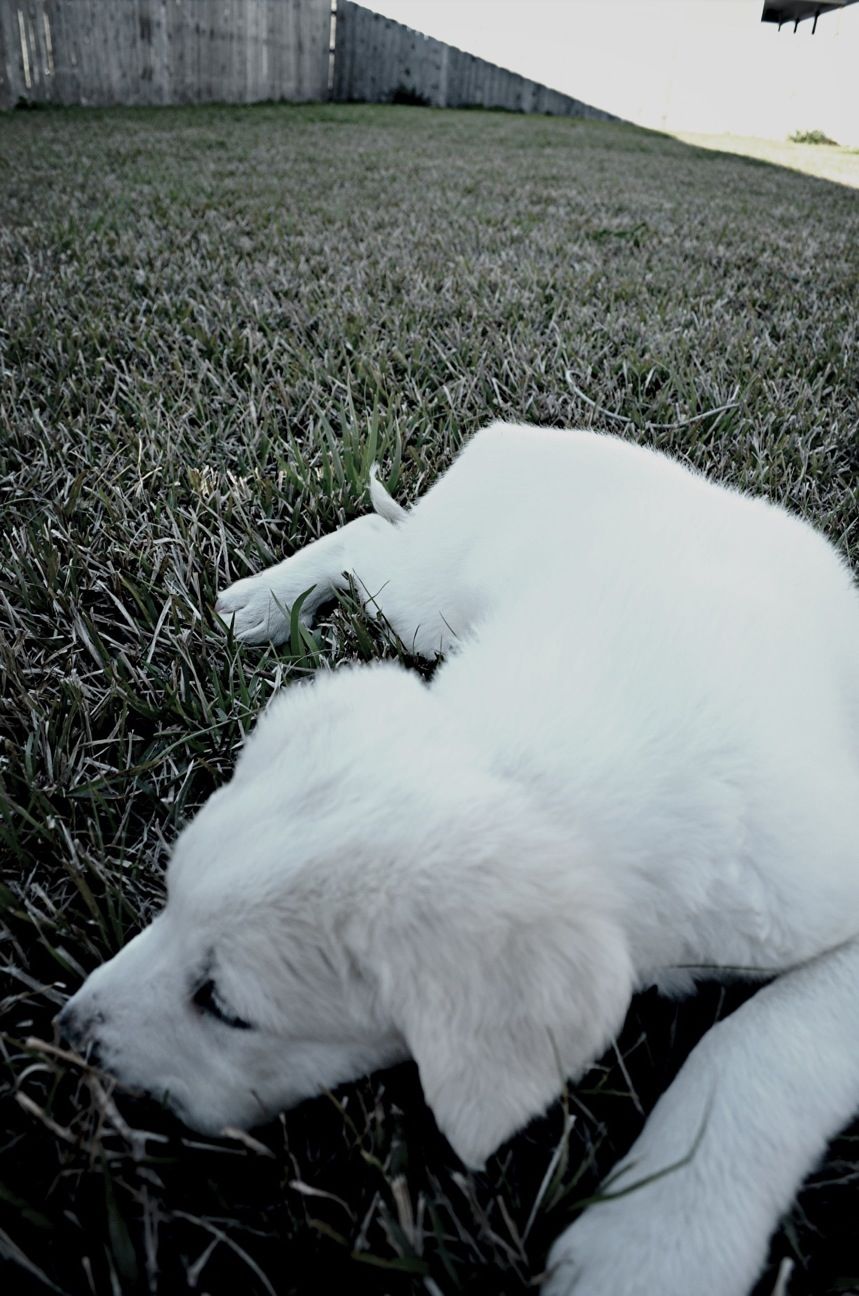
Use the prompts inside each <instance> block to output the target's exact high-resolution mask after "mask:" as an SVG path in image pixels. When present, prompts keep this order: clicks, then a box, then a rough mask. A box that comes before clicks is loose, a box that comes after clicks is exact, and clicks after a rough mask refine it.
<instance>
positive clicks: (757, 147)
mask: <svg viewBox="0 0 859 1296" xmlns="http://www.w3.org/2000/svg"><path fill="white" fill-rule="evenodd" d="M809 133H811V132H809ZM674 138H675V139H679V140H682V141H683V143H685V144H692V145H694V146H695V148H703V149H716V151H717V152H719V153H733V154H734V155H735V156H737V157H749V158H757V160H758V161H759V162H771V163H772V164H773V165H774V166H780V167H787V168H788V169H789V170H791V171H801V172H802V173H803V175H810V176H817V177H818V179H820V180H832V181H834V183H835V184H842V185H846V186H847V187H848V188H849V189H859V148H848V147H846V146H845V145H821V144H811V143H801V142H798V141H796V140H793V139H789V140H769V139H757V138H755V137H754V136H749V135H695V134H690V133H689V132H687V131H679V132H677V133H675V135H674Z"/></svg>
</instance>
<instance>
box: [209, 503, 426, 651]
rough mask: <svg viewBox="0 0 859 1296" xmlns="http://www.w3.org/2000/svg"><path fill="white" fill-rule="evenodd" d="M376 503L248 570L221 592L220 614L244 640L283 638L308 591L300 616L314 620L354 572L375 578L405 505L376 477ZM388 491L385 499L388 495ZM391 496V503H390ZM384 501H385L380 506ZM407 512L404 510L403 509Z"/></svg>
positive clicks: (394, 541) (392, 545) (391, 545)
mask: <svg viewBox="0 0 859 1296" xmlns="http://www.w3.org/2000/svg"><path fill="white" fill-rule="evenodd" d="M371 493H372V495H373V503H374V505H375V506H376V508H377V509H378V512H379V514H381V516H377V515H368V516H366V517H360V518H356V519H355V521H353V522H349V523H347V525H346V526H344V527H341V528H340V530H339V531H333V532H332V533H331V535H327V536H323V537H322V538H321V539H320V540H314V541H313V542H312V544H309V545H306V546H305V548H303V549H300V550H299V551H298V553H295V554H293V555H292V557H291V558H286V559H284V561H283V562H280V563H277V564H276V565H275V566H273V567H267V568H266V570H265V571H263V572H260V573H259V575H257V576H246V577H244V578H243V579H242V580H238V581H236V582H235V583H234V584H233V585H230V587H229V588H228V589H226V590H224V591H223V593H221V594H219V596H218V601H217V603H216V605H215V611H216V612H217V614H218V616H219V617H220V618H221V619H222V620H223V621H225V622H226V623H227V624H228V625H232V628H233V632H234V634H235V636H236V638H237V639H241V640H242V641H243V642H244V643H263V642H266V641H271V642H272V643H283V642H284V641H285V640H286V639H288V638H289V634H290V616H291V610H292V606H293V604H294V603H295V602H296V601H297V600H298V599H299V598H300V597H301V595H302V594H306V595H307V597H306V598H305V599H304V601H303V602H302V605H301V609H300V613H299V615H300V619H301V620H302V621H303V623H304V624H305V625H309V624H310V623H311V621H312V619H313V615H314V613H315V612H316V610H317V609H318V608H319V607H320V605H321V604H323V603H325V602H326V601H327V600H328V599H329V598H330V597H331V595H332V594H333V593H334V591H335V590H338V589H346V588H347V587H348V584H349V576H350V575H353V574H354V575H356V577H361V578H362V579H363V580H364V581H366V580H372V577H373V573H375V572H377V571H379V570H385V569H386V566H387V564H386V559H385V555H386V554H387V553H388V551H389V550H391V549H395V548H396V546H397V527H396V525H394V519H395V518H397V520H399V515H398V514H397V513H396V512H395V510H398V509H399V506H398V505H397V504H395V503H394V501H393V500H392V499H391V498H390V496H389V495H387V492H385V491H384V488H383V487H382V486H381V485H379V484H378V483H376V482H375V481H374V483H373V487H372V491H371ZM382 496H384V500H383V499H382ZM385 501H387V504H385ZM380 505H383V507H380ZM399 512H400V513H402V514H403V516H405V513H404V510H399Z"/></svg>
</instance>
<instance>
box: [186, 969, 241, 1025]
mask: <svg viewBox="0 0 859 1296" xmlns="http://www.w3.org/2000/svg"><path fill="white" fill-rule="evenodd" d="M191 1002H192V1003H193V1005H194V1007H195V1008H199V1009H200V1012H204V1013H206V1014H207V1016H209V1017H215V1018H216V1019H217V1020H218V1021H219V1022H223V1024H224V1025H225V1026H232V1027H233V1028H234V1030H251V1029H252V1027H251V1024H250V1022H246V1021H243V1020H242V1018H241V1017H236V1016H234V1015H233V1013H231V1012H230V1011H229V1010H228V1009H227V1008H225V1007H224V1005H223V1004H222V1003H221V1001H220V1000H219V999H218V992H217V990H216V988H215V983H214V981H212V980H211V978H210V979H209V980H208V981H204V982H203V984H202V985H201V986H200V987H199V988H198V989H197V990H195V991H194V994H193V996H192V998H191Z"/></svg>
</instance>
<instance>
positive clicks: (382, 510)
mask: <svg viewBox="0 0 859 1296" xmlns="http://www.w3.org/2000/svg"><path fill="white" fill-rule="evenodd" d="M370 499H371V501H372V504H373V508H374V509H375V510H376V512H377V513H378V514H379V517H383V518H384V519H385V521H386V522H393V523H394V524H396V523H397V522H404V521H405V520H406V518H407V517H408V516H409V515H408V513H407V512H406V510H405V509H404V508H402V507H401V506H400V505H399V504H398V503H397V501H396V500H395V499H392V498H391V496H390V495H389V494H388V492H387V491H386V490H385V488H384V486H383V485H382V483H381V482H380V481H379V465H378V464H373V467H372V468H371V469H370Z"/></svg>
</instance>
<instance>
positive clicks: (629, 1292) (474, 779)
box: [61, 424, 859, 1296]
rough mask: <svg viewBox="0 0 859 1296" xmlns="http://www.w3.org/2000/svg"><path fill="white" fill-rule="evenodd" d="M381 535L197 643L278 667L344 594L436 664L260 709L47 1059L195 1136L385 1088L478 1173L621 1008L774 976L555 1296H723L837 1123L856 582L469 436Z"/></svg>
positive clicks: (625, 470) (615, 1196) (553, 1258)
mask: <svg viewBox="0 0 859 1296" xmlns="http://www.w3.org/2000/svg"><path fill="white" fill-rule="evenodd" d="M371 495H372V499H373V503H374V505H375V508H376V515H375V516H373V515H370V516H367V517H362V518H359V519H358V520H357V521H353V522H350V523H349V524H348V525H347V526H345V527H343V528H342V530H340V531H338V532H336V533H335V534H333V535H330V536H327V537H325V538H324V539H321V540H317V541H315V542H314V543H313V544H310V545H308V546H307V548H305V549H302V550H301V551H300V552H299V553H296V554H295V555H293V556H292V557H291V558H288V559H287V560H286V561H285V562H282V563H280V564H279V565H277V566H276V567H272V568H270V569H269V570H268V571H265V572H263V573H262V574H261V575H259V576H254V577H251V578H248V579H245V580H240V581H238V582H237V583H236V584H235V585H232V586H231V587H230V588H229V589H228V590H227V591H226V592H225V593H223V594H222V595H221V597H220V599H219V601H218V605H217V610H218V612H219V614H220V616H221V617H222V618H224V619H225V620H226V621H229V622H232V624H233V626H234V629H235V633H236V635H237V637H238V638H240V639H243V640H245V641H246V642H248V643H260V642H263V641H266V640H274V641H275V642H277V641H278V640H282V639H285V638H286V637H287V636H288V634H289V611H290V607H291V606H292V605H293V604H294V603H295V602H296V601H297V600H298V598H299V597H300V596H301V595H303V594H305V593H306V592H307V591H308V590H310V591H312V592H311V593H310V594H309V595H308V596H307V598H306V599H305V601H304V603H303V604H302V607H301V615H302V616H303V617H305V618H307V619H309V618H310V617H312V615H313V612H314V610H315V608H317V607H318V606H319V605H320V604H321V603H322V602H324V601H325V600H326V599H327V598H329V597H330V596H331V593H332V591H333V590H335V589H337V588H340V587H343V586H344V585H345V584H346V583H347V581H348V579H349V578H350V577H352V578H353V579H354V581H355V583H356V584H357V586H358V587H359V588H360V589H361V590H362V591H363V592H364V598H365V602H366V606H367V608H368V610H369V611H370V613H371V614H376V613H382V614H383V615H384V617H385V619H386V621H387V622H388V623H389V624H390V626H391V627H392V628H393V630H394V631H396V633H397V634H398V635H399V636H400V638H401V639H402V640H403V641H404V642H405V643H406V644H407V645H408V646H410V647H413V648H414V649H415V650H416V651H417V652H419V653H421V654H424V655H426V656H427V657H430V658H433V657H435V656H436V655H441V656H442V657H444V658H445V660H444V662H443V664H442V665H441V666H440V667H439V669H438V670H437V671H436V673H435V675H434V676H433V679H432V682H431V683H430V684H426V683H424V682H423V681H422V680H421V679H420V678H419V677H418V676H417V675H416V674H414V673H410V672H409V671H407V670H406V669H404V668H403V667H401V666H399V665H395V664H385V663H381V664H376V665H371V666H358V667H355V668H350V669H343V670H338V671H336V672H331V671H327V672H326V671H322V672H320V673H319V674H318V675H317V677H316V679H315V680H314V681H313V682H312V683H309V684H301V685H298V686H295V687H290V688H288V689H285V690H284V691H283V693H282V694H281V695H280V696H278V697H277V698H276V699H275V700H274V701H273V702H272V704H271V705H270V706H269V707H268V709H267V711H266V713H265V714H264V716H263V717H262V719H261V720H260V722H259V724H258V725H257V727H256V729H255V731H254V733H253V735H252V737H251V738H250V739H249V741H248V743H247V745H246V747H245V749H244V751H243V753H242V755H241V757H240V759H239V761H238V764H237V766H236V770H235V774H234V775H233V778H232V779H231V781H230V782H229V783H228V784H227V785H226V786H225V787H223V788H222V789H221V790H220V791H218V792H216V793H215V794H214V796H212V797H211V798H210V800H209V801H208V802H207V803H206V805H205V806H204V807H203V809H202V810H201V811H200V812H199V814H198V815H197V816H196V818H195V819H194V820H193V822H191V823H190V824H189V825H188V826H187V827H186V828H185V830H184V831H183V832H182V834H181V835H180V837H179V839H178V841H177V842H176V846H175V850H174V853H173V858H172V860H171V862H170V866H169V870H168V874H167V903H166V906H165V908H164V911H163V912H162V913H161V915H160V916H159V917H157V918H156V919H155V921H154V922H153V923H152V924H151V926H150V927H149V928H148V929H147V930H146V931H144V932H143V933H142V934H141V935H139V936H137V937H136V938H135V939H134V940H133V941H131V943H130V944H129V945H128V946H127V947H126V948H125V949H124V950H122V952H121V953H120V954H118V955H117V956H116V957H115V958H114V959H112V960H111V961H110V962H109V963H107V964H105V965H104V966H103V967H101V968H99V969H98V970H97V971H96V972H94V973H93V974H92V976H91V977H90V978H89V979H88V980H87V982H86V983H85V985H84V986H83V988H82V989H81V990H79V991H78V993H77V994H76V995H75V996H74V997H73V998H72V999H71V1001H70V1002H69V1004H68V1005H67V1007H66V1008H65V1009H64V1010H63V1013H62V1015H61V1027H62V1030H63V1031H64V1033H65V1035H66V1037H67V1038H68V1039H69V1040H70V1041H72V1042H73V1043H74V1044H75V1045H76V1046H78V1047H79V1048H82V1049H84V1048H92V1049H95V1050H97V1055H98V1057H99V1058H100V1059H101V1062H102V1064H103V1065H104V1066H105V1067H106V1068H108V1069H109V1070H110V1071H112V1072H113V1073H114V1074H115V1075H116V1076H117V1077H118V1079H119V1080H120V1081H121V1082H122V1083H125V1084H127V1085H130V1086H134V1087H136V1088H141V1089H145V1090H147V1091H150V1092H151V1093H153V1094H156V1095H158V1096H160V1097H163V1098H164V1100H165V1101H166V1102H167V1103H169V1105H170V1106H171V1107H172V1108H173V1109H174V1110H175V1111H176V1112H177V1113H178V1114H179V1116H181V1118H182V1119H183V1120H184V1121H186V1122H187V1123H188V1124H189V1125H191V1126H193V1127H195V1128H197V1129H200V1130H204V1131H208V1132H211V1133H216V1132H217V1131H219V1130H221V1129H222V1128H224V1127H225V1126H252V1125H254V1124H255V1123H258V1122H260V1121H263V1120H265V1119H266V1118H267V1117H269V1116H271V1115H272V1114H273V1113H275V1112H277V1111H278V1110H280V1109H282V1108H284V1107H287V1106H289V1105H291V1104H294V1103H297V1102H300V1101H301V1100H302V1099H303V1098H307V1097H309V1096H310V1095H313V1094H318V1093H319V1092H320V1091H322V1090H323V1089H326V1088H329V1087H332V1086H334V1085H337V1084H339V1083H341V1082H342V1081H345V1080H349V1079H353V1078H355V1077H358V1076H360V1075H362V1074H364V1073H366V1072H368V1071H370V1070H373V1069H375V1068H377V1067H383V1066H387V1065H388V1064H391V1063H395V1062H398V1061H400V1060H401V1059H405V1058H409V1057H411V1058H414V1059H415V1061H416V1062H417V1065H418V1067H419V1070H420V1077H421V1082H422V1085H423V1090H424V1093H425V1095H426V1100H427V1102H428V1103H429V1105H430V1107H431V1108H432V1110H433V1112H434V1114H435V1117H436V1119H437V1121H438V1124H439V1126H440V1128H441V1129H442V1131H443V1132H444V1133H445V1135H446V1136H447V1138H448V1139H449V1141H450V1143H451V1145H452V1146H453V1148H454V1149H455V1151H456V1152H457V1153H458V1154H459V1156H460V1157H461V1159H462V1160H463V1161H464V1162H465V1163H466V1164H467V1165H469V1166H480V1165H481V1164H482V1163H483V1162H484V1161H485V1159H486V1158H487V1157H488V1156H489V1155H490V1153H492V1152H493V1151H494V1150H495V1149H496V1148H497V1147H498V1146H499V1144H501V1143H502V1142H503V1141H504V1140H505V1139H507V1138H509V1137H510V1136H511V1135H512V1134H514V1133H515V1132H516V1131H517V1130H519V1129H521V1128H522V1126H524V1125H525V1124H526V1122H528V1121H529V1120H530V1119H531V1118H532V1117H534V1116H536V1115H538V1114H539V1113H541V1112H542V1111H543V1110H544V1108H545V1107H546V1106H547V1105H548V1104H549V1103H550V1102H551V1101H552V1099H553V1098H555V1097H556V1095H557V1094H558V1093H559V1091H560V1089H561V1087H562V1085H563V1083H564V1081H565V1080H566V1079H568V1078H572V1079H575V1078H576V1077H577V1076H580V1075H581V1074H582V1073H583V1071H584V1070H585V1069H586V1068H587V1067H588V1066H589V1065H590V1064H591V1063H592V1062H593V1061H594V1060H595V1059H596V1058H598V1057H599V1055H600V1053H601V1052H602V1051H603V1050H604V1049H605V1047H606V1045H607V1044H608V1043H609V1042H610V1041H611V1040H612V1038H613V1037H614V1035H615V1034H616V1032H617V1031H618V1029H619V1027H620V1025H621V1023H622V1021H623V1018H624V1014H625V1012H626V1010H627V1006H628V1004H629V1001H630V998H631V996H632V994H633V993H634V991H635V990H636V989H638V988H639V987H643V986H647V985H650V984H653V983H655V984H657V985H659V986H661V987H662V988H663V989H664V990H665V991H666V992H668V993H682V992H685V991H687V990H689V989H691V988H692V987H693V985H694V978H695V975H696V972H697V973H698V974H700V975H706V976H713V975H718V972H719V969H723V970H724V973H725V975H731V976H735V975H736V974H737V972H738V970H739V971H741V972H742V973H743V974H744V975H747V976H760V977H761V978H762V979H764V978H767V979H768V978H772V977H774V976H775V977H776V979H775V980H774V981H772V983H771V984H769V985H767V986H766V988H763V989H761V990H760V991H759V992H758V993H757V994H756V995H755V996H754V997H753V998H752V999H751V1000H749V1001H748V1002H747V1003H746V1004H745V1006H744V1007H742V1008H740V1009H739V1010H738V1011H737V1012H735V1013H734V1014H733V1015H732V1016H731V1017H729V1018H728V1019H727V1020H725V1021H723V1022H721V1023H720V1024H719V1025H718V1026H716V1027H714V1028H713V1029H712V1030H711V1031H710V1032H709V1033H708V1034H707V1035H706V1036H705V1038H704V1039H703V1041H702V1042H701V1043H700V1044H699V1046H698V1047H697V1048H696V1049H695V1051H694V1052H693V1053H692V1054H691V1056H690V1058H689V1059H688V1061H687V1063H686V1065H685V1066H684V1067H683V1069H682V1071H681V1073H680V1075H679V1076H678V1078H677V1080H676V1081H675V1082H674V1084H673V1085H672V1086H671V1087H670V1088H669V1090H668V1091H667V1092H666V1093H665V1094H664V1096H663V1097H662V1099H661V1100H660V1102H659V1103H658V1105H657V1107H656V1109H655V1111H654V1112H653V1114H652V1116H651V1117H650V1120H649V1121H648V1123H647V1126H646V1128H645V1130H644V1133H643V1134H642V1136H641V1137H640V1138H639V1140H638V1141H637V1143H636V1144H635V1145H634V1147H633V1148H632V1149H631V1151H630V1153H629V1156H628V1158H627V1159H626V1160H625V1161H624V1162H623V1163H622V1165H621V1166H620V1167H619V1170H617V1171H616V1172H615V1176H614V1177H613V1178H612V1181H611V1187H610V1195H611V1199H610V1200H608V1201H605V1202H602V1203H600V1204H597V1205H594V1206H592V1207H591V1208H590V1209H588V1210H586V1211H585V1213H584V1214H583V1215H582V1216H581V1217H580V1218H579V1219H578V1220H577V1221H576V1222H575V1223H574V1224H573V1225H572V1227H571V1228H569V1229H568V1230H567V1231H566V1232H565V1233H564V1234H563V1235H562V1236H561V1237H560V1238H559V1240H558V1241H557V1243H556V1244H555V1247H554V1248H553V1250H552V1253H551V1255H550V1257H549V1265H548V1276H547V1280H546V1287H545V1289H544V1290H545V1291H547V1292H550V1293H552V1296H561V1294H564V1293H573V1292H575V1296H691V1294H692V1293H694V1294H695V1296H744V1294H745V1293H746V1292H747V1291H748V1289H749V1288H750V1287H751V1286H752V1284H753V1283H754V1281H755V1278H756V1276H757V1275H758V1273H759V1271H760V1269H761V1266H762V1265H763V1263H764V1260H765V1257H766V1252H767V1243H768V1239H769V1237H770V1234H771V1232H772V1230H773V1228H774V1227H775V1225H776V1223H777V1221H778V1218H779V1216H780V1214H781V1213H782V1212H783V1211H784V1210H785V1209H786V1208H787V1207H788V1205H789V1204H790V1202H791V1199H792V1197H793V1195H794V1193H795V1192H796V1190H797V1188H798V1186H799V1184H800V1182H801V1181H802V1179H803V1177H804V1176H805V1175H806V1174H807V1173H808V1172H809V1171H810V1170H811V1169H812V1167H813V1166H814V1164H815V1162H816V1160H817V1159H818V1158H819V1157H820V1155H821V1153H822V1152H823V1149H824V1146H825V1144H826V1141H827V1140H828V1139H829V1138H830V1137H831V1136H832V1135H834V1134H835V1133H836V1132H837V1131H838V1129H839V1128H840V1127H841V1126H842V1125H844V1124H845V1123H846V1122H847V1121H848V1119H849V1118H850V1116H851V1114H852V1113H853V1112H854V1111H855V1110H856V1109H857V1107H859V940H857V939H856V938H857V936H859V596H857V590H856V588H855V587H854V585H853V583H852V581H851V578H850V575H849V573H848V570H847V568H846V566H845V564H844V562H843V561H842V560H841V559H840V558H839V556H838V554H837V553H836V551H835V550H834V549H833V548H832V546H831V545H830V544H829V543H827V541H826V540H825V539H823V538H822V537H821V536H820V535H819V534H818V533H817V532H815V531H814V530H813V529H812V528H811V527H810V526H809V525H807V524H806V523H805V522H803V521H801V520H799V519H798V518H796V517H792V516H790V515H789V514H788V513H787V512H785V511H784V510H783V509H781V508H779V507H776V506H774V505H772V504H770V503H768V502H766V501H765V500H762V499H755V498H750V497H748V496H746V495H743V494H740V493H738V492H737V491H735V490H730V489H726V488H724V487H722V486H719V485H715V484H712V483H710V482H708V481H707V480H705V479H704V478H703V477H701V476H699V475H698V474H696V473H694V472H691V471H688V470H687V469H686V468H685V467H683V466H682V465H681V464H679V463H676V462H674V461H672V460H671V459H669V458H667V457H666V456H664V455H662V454H658V453H656V452H654V451H652V450H648V449H644V448H641V447H637V446H635V445H632V444H629V443H626V442H624V441H622V440H619V439H617V438H615V437H612V436H606V435H597V434H594V433H591V432H584V431H544V430H540V429H537V428H531V427H521V426H508V425H503V424H494V425H493V426H491V427H488V428H486V429H485V430H484V431H482V432H480V433H479V434H478V435H476V436H475V437H474V438H473V439H472V440H471V441H470V442H469V443H468V445H467V446H466V447H465V449H464V450H463V452H462V453H461V454H460V456H459V457H458V458H457V460H456V462H455V463H454V465H453V467H452V468H451V469H450V471H449V472H447V473H446V474H445V475H444V476H443V477H442V478H441V479H440V480H439V481H438V482H437V483H436V484H435V485H434V486H433V488H432V489H431V490H430V491H429V492H428V493H427V494H426V495H425V496H424V497H423V498H422V499H421V500H420V501H419V502H418V503H417V504H416V505H415V506H414V507H413V508H412V509H410V510H408V511H406V510H404V509H402V508H400V507H399V506H398V505H397V504H395V503H394V501H393V500H392V499H390V497H389V496H388V495H387V494H386V492H385V491H384V490H383V488H382V487H381V485H380V484H379V483H378V482H377V481H376V480H374V481H373V483H372V485H371ZM776 974H778V975H777V976H776ZM675 1163H679V1164H676V1168H674V1169H673V1170H672V1171H671V1172H670V1173H667V1174H663V1175H661V1176H660V1175H659V1174H658V1172H659V1171H661V1170H664V1169H665V1168H666V1167H670V1166H672V1165H675ZM653 1176H656V1177H653ZM639 1180H645V1181H647V1182H645V1183H644V1185H643V1186H641V1187H639V1188H637V1189H636V1190H635V1191H633V1192H628V1193H624V1191H623V1190H624V1189H625V1188H627V1187H629V1185H631V1184H632V1183H634V1182H637V1181H639Z"/></svg>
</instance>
